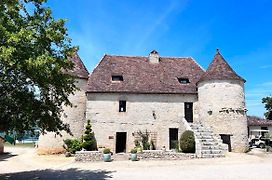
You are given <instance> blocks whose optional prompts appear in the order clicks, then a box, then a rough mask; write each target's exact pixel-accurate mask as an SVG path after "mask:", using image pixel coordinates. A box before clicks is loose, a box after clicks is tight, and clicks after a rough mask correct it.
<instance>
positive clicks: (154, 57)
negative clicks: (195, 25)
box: [148, 50, 160, 64]
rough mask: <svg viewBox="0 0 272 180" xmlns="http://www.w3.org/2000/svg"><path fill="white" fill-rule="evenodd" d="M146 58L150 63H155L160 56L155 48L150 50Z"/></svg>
mask: <svg viewBox="0 0 272 180" xmlns="http://www.w3.org/2000/svg"><path fill="white" fill-rule="evenodd" d="M148 60H149V62H150V63H152V64H157V63H159V62H160V56H159V53H158V52H157V51H156V50H153V51H151V53H150V54H149V57H148Z"/></svg>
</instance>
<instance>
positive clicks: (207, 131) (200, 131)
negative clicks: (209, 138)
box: [192, 128, 213, 133]
mask: <svg viewBox="0 0 272 180" xmlns="http://www.w3.org/2000/svg"><path fill="white" fill-rule="evenodd" d="M192 130H193V131H194V132H198V133H213V131H212V130H209V129H193V128H192Z"/></svg>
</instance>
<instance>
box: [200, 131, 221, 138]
mask: <svg viewBox="0 0 272 180" xmlns="http://www.w3.org/2000/svg"><path fill="white" fill-rule="evenodd" d="M195 135H199V136H210V135H212V136H214V137H216V136H215V135H213V134H212V133H209V132H208V133H207V132H195ZM216 138H217V137H216Z"/></svg>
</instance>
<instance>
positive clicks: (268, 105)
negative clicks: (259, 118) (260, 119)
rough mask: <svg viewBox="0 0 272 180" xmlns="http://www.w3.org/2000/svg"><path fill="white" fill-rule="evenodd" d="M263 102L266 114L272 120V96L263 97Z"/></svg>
mask: <svg viewBox="0 0 272 180" xmlns="http://www.w3.org/2000/svg"><path fill="white" fill-rule="evenodd" d="M262 103H264V104H265V105H264V107H265V109H266V111H267V112H266V113H265V114H264V115H265V117H266V118H267V119H270V120H272V117H271V116H272V96H268V97H265V98H263V99H262Z"/></svg>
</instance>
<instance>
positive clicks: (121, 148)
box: [115, 132, 127, 153]
mask: <svg viewBox="0 0 272 180" xmlns="http://www.w3.org/2000/svg"><path fill="white" fill-rule="evenodd" d="M126 145H127V133H126V132H116V147H115V151H116V153H120V152H126Z"/></svg>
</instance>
